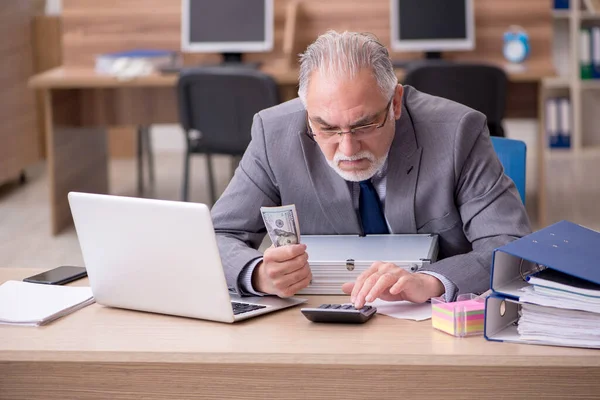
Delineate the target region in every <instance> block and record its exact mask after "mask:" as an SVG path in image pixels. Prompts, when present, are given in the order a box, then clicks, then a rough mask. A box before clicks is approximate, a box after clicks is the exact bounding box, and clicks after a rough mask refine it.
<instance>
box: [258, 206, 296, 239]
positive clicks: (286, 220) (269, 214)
mask: <svg viewBox="0 0 600 400" xmlns="http://www.w3.org/2000/svg"><path fill="white" fill-rule="evenodd" d="M260 212H261V214H262V217H263V221H264V222H265V227H266V228H267V233H268V234H269V237H270V238H271V242H273V245H274V246H275V247H281V246H285V245H288V244H297V243H300V225H299V224H298V215H297V214H296V206H295V205H294V204H290V205H286V206H281V207H261V208H260Z"/></svg>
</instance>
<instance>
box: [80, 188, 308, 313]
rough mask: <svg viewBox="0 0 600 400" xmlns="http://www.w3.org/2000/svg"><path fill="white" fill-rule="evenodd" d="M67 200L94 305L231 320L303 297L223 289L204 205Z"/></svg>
mask: <svg viewBox="0 0 600 400" xmlns="http://www.w3.org/2000/svg"><path fill="white" fill-rule="evenodd" d="M69 205H70V207H71V213H72V215H73V220H74V221H75V229H76V231H77V237H78V239H79V245H80V246H81V252H82V253H83V259H84V262H85V267H86V269H87V273H88V277H89V281H90V286H91V288H92V292H93V294H94V298H95V299H96V302H97V303H98V304H102V305H105V306H111V307H119V308H127V309H132V310H139V311H148V312H154V313H161V314H169V315H178V316H183V317H191V318H199V319H206V320H212V321H221V322H235V321H240V320H243V319H247V318H251V317H255V316H258V315H262V314H266V313H269V312H273V311H276V310H280V309H283V308H287V307H291V306H294V305H297V304H301V303H304V302H305V301H306V300H305V299H299V298H295V297H292V298H287V299H282V298H279V297H276V296H265V297H239V296H236V295H234V294H230V292H229V290H228V288H227V283H226V280H225V274H224V271H223V267H222V265H221V257H220V255H219V249H218V247H217V241H216V237H215V232H214V228H213V224H212V219H211V215H210V211H209V209H208V207H207V206H206V205H204V204H199V203H185V202H178V201H166V200H151V199H141V198H133V197H120V196H110V195H100V194H89V193H76V192H71V193H69ZM234 308H235V312H234Z"/></svg>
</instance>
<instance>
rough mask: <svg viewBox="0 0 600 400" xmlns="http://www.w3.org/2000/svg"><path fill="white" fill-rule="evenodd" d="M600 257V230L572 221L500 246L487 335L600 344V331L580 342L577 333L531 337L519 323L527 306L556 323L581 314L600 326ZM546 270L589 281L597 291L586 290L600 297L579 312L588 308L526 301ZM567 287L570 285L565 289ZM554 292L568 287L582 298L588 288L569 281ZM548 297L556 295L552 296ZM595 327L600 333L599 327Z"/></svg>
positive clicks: (494, 265)
mask: <svg viewBox="0 0 600 400" xmlns="http://www.w3.org/2000/svg"><path fill="white" fill-rule="evenodd" d="M599 259H600V233H599V232H596V231H593V230H591V229H588V228H585V227H583V226H580V225H577V224H575V223H572V222H569V221H561V222H558V223H556V224H553V225H550V226H548V227H546V228H544V229H541V230H539V231H537V232H534V233H532V234H530V235H527V236H524V237H522V238H520V239H518V240H515V241H514V242H511V243H509V244H507V245H505V246H502V247H500V248H497V249H496V250H494V252H493V256H492V276H491V289H492V295H491V296H489V297H488V298H487V299H486V313H485V324H484V336H485V338H486V339H487V340H490V341H504V342H514V343H528V344H542V345H559V346H568V347H594V348H595V347H598V348H600V335H599V336H598V337H597V338H596V339H593V340H592V339H590V340H588V341H587V342H586V341H582V340H579V341H578V338H577V337H575V336H577V335H575V336H574V337H572V338H566V339H565V338H562V339H557V338H555V337H548V336H547V337H537V338H536V339H535V340H532V339H527V337H528V336H525V337H526V338H524V336H523V335H522V334H521V333H520V332H519V327H518V324H520V323H521V322H520V318H521V317H522V315H524V310H529V311H531V310H533V312H535V313H536V316H538V317H539V316H540V315H542V316H544V318H546V319H547V321H550V323H557V322H559V321H563V320H565V319H568V318H571V317H573V316H575V317H577V318H581V319H582V320H585V322H586V323H588V324H592V325H593V326H595V327H597V326H600V268H598V266H597V263H598V260H599ZM543 275H553V276H559V277H563V278H562V279H564V280H565V281H570V282H584V283H585V285H587V286H589V287H592V288H594V290H593V291H591V293H596V294H597V295H596V296H589V295H583V296H588V297H590V298H594V297H595V299H592V300H590V303H589V304H590V305H589V307H590V308H589V309H588V310H587V311H578V310H583V308H578V307H567V306H566V305H565V306H563V305H560V304H559V305H556V306H544V305H539V304H540V303H537V304H533V303H531V302H526V301H523V298H522V297H523V294H524V293H525V292H527V288H531V281H533V280H534V279H536V278H537V277H541V276H543ZM537 279H538V280H539V278H537ZM536 283H537V282H536ZM557 287H558V288H561V287H562V289H557ZM565 287H566V288H567V289H564V288H565ZM572 287H573V288H575V287H576V286H572ZM546 290H547V288H546ZM549 291H550V292H554V293H557V291H558V292H559V293H561V292H562V293H565V292H566V295H564V296H566V297H569V296H570V297H573V298H574V299H575V298H577V297H581V296H582V293H583V292H585V289H573V292H571V291H570V289H569V286H565V285H563V286H560V285H559V286H555V288H554V289H552V288H551V289H550V290H549ZM575 292H579V293H575ZM573 293H575V295H574V294H573ZM577 294H579V295H580V296H578V295H577ZM547 297H549V298H550V300H552V296H547ZM562 298H564V297H562ZM566 301H567V302H568V301H569V300H566ZM586 304H587V303H586ZM565 315H566V316H565ZM594 324H595V325H594ZM563 328H565V326H563ZM569 329H573V328H572V327H571V326H570V325H566V328H565V329H564V330H565V331H568V330H569ZM592 331H593V332H599V333H600V331H599V330H598V329H593V330H592ZM594 334H595V333H594Z"/></svg>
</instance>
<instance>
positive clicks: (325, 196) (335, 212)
mask: <svg viewBox="0 0 600 400" xmlns="http://www.w3.org/2000/svg"><path fill="white" fill-rule="evenodd" d="M304 115H306V114H304ZM305 125H306V124H305ZM298 136H299V139H300V144H301V146H302V152H303V153H304V162H305V163H306V169H307V171H308V175H309V179H310V181H311V183H312V187H313V189H314V191H315V195H316V197H317V199H318V202H319V206H320V207H321V210H322V211H323V214H324V215H325V217H326V218H327V220H328V221H329V223H330V224H331V225H332V226H333V229H334V231H335V232H336V233H337V234H338V235H341V234H360V233H361V231H362V230H361V227H360V225H359V222H358V217H357V216H356V212H355V211H354V205H353V204H352V196H351V194H350V190H349V189H348V183H347V182H346V181H345V180H344V179H343V178H342V177H341V176H339V175H338V174H337V173H336V172H335V171H334V170H333V168H331V167H330V166H329V164H328V163H327V160H326V159H325V156H324V155H323V152H322V151H321V149H320V148H319V145H318V144H317V143H316V142H314V141H313V140H312V139H311V138H309V137H308V135H307V134H306V132H305V131H301V132H298Z"/></svg>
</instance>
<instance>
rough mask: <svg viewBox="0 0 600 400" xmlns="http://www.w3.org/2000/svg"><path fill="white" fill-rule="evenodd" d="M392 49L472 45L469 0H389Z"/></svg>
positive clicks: (440, 49) (471, 16)
mask: <svg viewBox="0 0 600 400" xmlns="http://www.w3.org/2000/svg"><path fill="white" fill-rule="evenodd" d="M391 2H392V15H391V24H392V48H393V49H394V50H417V51H429V50H431V51H442V50H470V49H473V48H474V27H473V25H474V22H473V4H472V0H391Z"/></svg>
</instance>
